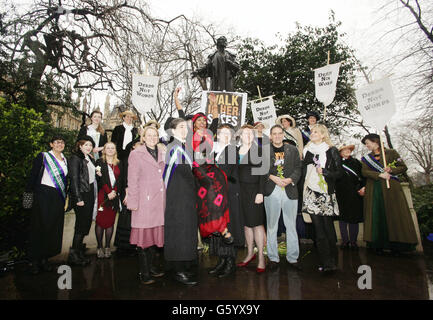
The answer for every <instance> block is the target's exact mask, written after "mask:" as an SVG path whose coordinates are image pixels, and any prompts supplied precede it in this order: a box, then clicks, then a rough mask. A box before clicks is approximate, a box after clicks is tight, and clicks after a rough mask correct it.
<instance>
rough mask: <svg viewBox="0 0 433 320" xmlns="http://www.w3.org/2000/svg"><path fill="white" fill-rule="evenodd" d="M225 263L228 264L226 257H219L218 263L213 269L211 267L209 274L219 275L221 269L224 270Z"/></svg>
mask: <svg viewBox="0 0 433 320" xmlns="http://www.w3.org/2000/svg"><path fill="white" fill-rule="evenodd" d="M225 264H226V259H225V258H221V257H218V263H217V265H216V266H215V267H214V268H213V269H210V270H209V271H208V273H209V274H215V275H217V274H218V273H219V272H220V271H222V270H223V268H224V266H225Z"/></svg>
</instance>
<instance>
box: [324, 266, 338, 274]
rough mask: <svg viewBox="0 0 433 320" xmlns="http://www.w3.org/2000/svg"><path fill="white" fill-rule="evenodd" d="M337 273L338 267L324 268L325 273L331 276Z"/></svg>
mask: <svg viewBox="0 0 433 320" xmlns="http://www.w3.org/2000/svg"><path fill="white" fill-rule="evenodd" d="M335 271H337V267H336V266H332V267H324V268H323V273H326V274H331V273H334V272H335Z"/></svg>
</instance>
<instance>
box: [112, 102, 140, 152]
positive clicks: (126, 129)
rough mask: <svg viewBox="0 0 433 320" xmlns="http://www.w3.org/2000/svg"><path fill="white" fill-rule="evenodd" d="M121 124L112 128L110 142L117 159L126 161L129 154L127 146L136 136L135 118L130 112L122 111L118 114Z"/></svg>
mask: <svg viewBox="0 0 433 320" xmlns="http://www.w3.org/2000/svg"><path fill="white" fill-rule="evenodd" d="M119 117H120V118H122V120H123V123H122V124H121V125H118V126H116V127H115V128H114V130H113V134H112V135H111V142H114V143H115V144H116V149H117V158H118V159H119V160H120V161H122V160H126V161H128V156H129V152H130V150H129V151H128V148H127V145H128V144H129V143H131V142H132V141H133V140H134V139H135V138H136V137H137V135H138V129H137V128H135V127H134V123H133V121H134V120H136V119H137V116H136V115H135V114H134V113H133V112H132V111H130V110H127V111H124V112H122V113H121V114H119Z"/></svg>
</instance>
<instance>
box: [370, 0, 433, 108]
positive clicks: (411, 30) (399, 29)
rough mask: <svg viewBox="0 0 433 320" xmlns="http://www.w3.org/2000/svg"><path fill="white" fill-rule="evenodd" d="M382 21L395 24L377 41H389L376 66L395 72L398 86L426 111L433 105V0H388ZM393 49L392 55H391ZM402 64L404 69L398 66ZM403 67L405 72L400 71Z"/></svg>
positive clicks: (381, 9)
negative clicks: (384, 55)
mask: <svg viewBox="0 0 433 320" xmlns="http://www.w3.org/2000/svg"><path fill="white" fill-rule="evenodd" d="M379 12H381V15H382V18H381V19H380V20H379V21H378V24H379V23H382V22H383V23H388V24H391V25H392V27H387V30H385V32H384V33H383V35H382V36H381V37H380V38H379V40H378V42H384V41H389V45H390V49H389V51H388V52H386V54H387V56H386V57H384V58H383V59H380V60H381V61H380V63H378V65H376V66H375V67H382V68H383V69H385V70H387V72H389V73H392V72H394V70H395V72H396V74H395V80H397V82H399V83H398V86H399V87H400V88H402V89H404V91H406V92H407V94H406V96H405V98H406V104H408V103H409V102H412V103H413V104H414V105H415V106H416V107H417V109H418V110H421V111H425V112H427V113H429V112H431V111H432V106H433V2H432V1H429V0H388V1H387V2H386V3H385V5H383V6H382V7H380V8H379ZM390 52H393V54H389V53H390ZM399 67H403V68H400V70H399V69H397V68H399ZM401 70H403V71H401Z"/></svg>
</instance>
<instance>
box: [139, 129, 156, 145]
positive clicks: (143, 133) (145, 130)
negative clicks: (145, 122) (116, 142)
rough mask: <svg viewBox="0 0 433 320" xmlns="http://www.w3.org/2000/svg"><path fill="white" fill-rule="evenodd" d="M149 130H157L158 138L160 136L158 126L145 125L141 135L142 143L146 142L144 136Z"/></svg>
mask: <svg viewBox="0 0 433 320" xmlns="http://www.w3.org/2000/svg"><path fill="white" fill-rule="evenodd" d="M148 130H155V132H156V134H157V135H158V138H159V131H158V129H157V128H155V127H153V126H147V127H146V126H145V127H144V128H143V130H142V132H141V135H140V143H141V144H144V136H145V135H146V132H147V131H148Z"/></svg>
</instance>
